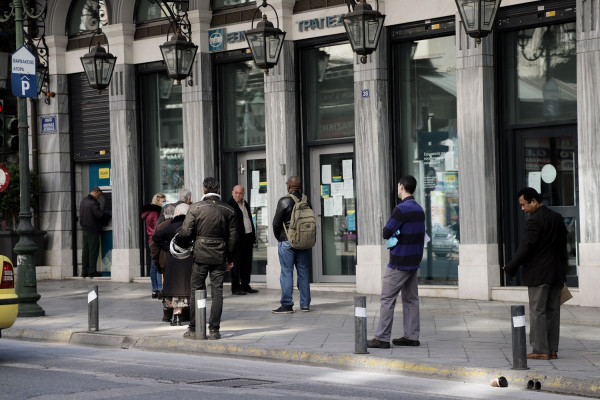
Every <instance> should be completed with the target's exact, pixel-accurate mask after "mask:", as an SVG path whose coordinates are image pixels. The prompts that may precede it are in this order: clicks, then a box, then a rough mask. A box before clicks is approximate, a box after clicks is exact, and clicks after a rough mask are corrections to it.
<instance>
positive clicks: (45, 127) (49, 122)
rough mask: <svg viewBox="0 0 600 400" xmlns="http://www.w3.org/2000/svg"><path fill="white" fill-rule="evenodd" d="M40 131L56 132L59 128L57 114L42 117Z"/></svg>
mask: <svg viewBox="0 0 600 400" xmlns="http://www.w3.org/2000/svg"><path fill="white" fill-rule="evenodd" d="M40 127H41V128H40V132H41V133H56V132H58V128H57V127H56V115H51V116H49V117H40Z"/></svg>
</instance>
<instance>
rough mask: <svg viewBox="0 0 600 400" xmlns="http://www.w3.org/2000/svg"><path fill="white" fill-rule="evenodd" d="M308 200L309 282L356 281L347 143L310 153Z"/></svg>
mask: <svg viewBox="0 0 600 400" xmlns="http://www.w3.org/2000/svg"><path fill="white" fill-rule="evenodd" d="M310 166H311V195H310V200H311V203H312V206H313V209H314V211H315V214H316V216H317V244H316V246H315V247H314V248H313V280H314V281H316V282H355V281H356V276H355V275H356V243H357V232H356V218H357V216H356V190H355V187H354V151H353V149H352V145H351V144H346V145H336V146H330V147H323V148H321V147H320V148H318V149H313V150H312V151H311V164H310Z"/></svg>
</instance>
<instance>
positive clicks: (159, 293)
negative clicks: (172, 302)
mask: <svg viewBox="0 0 600 400" xmlns="http://www.w3.org/2000/svg"><path fill="white" fill-rule="evenodd" d="M162 297H163V295H162V290H153V291H152V298H153V299H159V300H161V299H162Z"/></svg>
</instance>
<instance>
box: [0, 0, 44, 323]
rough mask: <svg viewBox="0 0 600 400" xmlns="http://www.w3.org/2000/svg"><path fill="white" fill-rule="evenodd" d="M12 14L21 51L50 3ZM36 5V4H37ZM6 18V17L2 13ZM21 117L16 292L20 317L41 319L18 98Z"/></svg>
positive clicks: (14, 6) (21, 1) (13, 7)
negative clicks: (27, 27) (28, 27)
mask: <svg viewBox="0 0 600 400" xmlns="http://www.w3.org/2000/svg"><path fill="white" fill-rule="evenodd" d="M9 5H10V11H9V12H4V13H3V16H2V17H0V22H6V21H8V20H9V19H10V18H14V20H15V45H16V48H17V49H18V48H21V46H23V44H24V40H23V39H24V32H23V22H24V21H25V19H24V15H23V14H25V16H26V17H28V18H29V19H30V20H37V19H38V18H40V17H41V16H42V15H44V13H45V12H46V6H47V0H43V4H41V5H40V7H41V11H40V12H39V14H35V10H36V7H30V5H29V1H28V0H12V2H10V3H9ZM34 6H35V3H34ZM0 15H2V14H0ZM17 114H18V117H19V124H18V129H19V180H20V186H19V189H20V192H21V196H20V212H19V226H18V227H17V233H18V234H19V241H18V242H17V244H16V245H15V251H16V252H17V254H18V255H19V256H18V257H17V271H18V277H17V278H18V279H17V282H16V292H17V295H18V296H19V314H18V315H19V317H39V316H43V315H45V314H46V312H45V311H44V309H43V308H42V307H40V306H39V305H38V304H37V301H38V300H39V299H40V297H41V296H40V294H39V293H37V280H36V276H35V273H36V272H35V252H36V250H37V246H36V244H35V242H34V241H33V240H32V239H31V236H32V235H33V225H31V193H30V186H29V137H28V130H29V126H28V125H27V99H26V98H25V97H18V98H17Z"/></svg>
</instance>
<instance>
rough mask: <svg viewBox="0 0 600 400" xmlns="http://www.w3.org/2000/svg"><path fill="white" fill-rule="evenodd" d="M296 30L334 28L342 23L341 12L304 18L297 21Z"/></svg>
mask: <svg viewBox="0 0 600 400" xmlns="http://www.w3.org/2000/svg"><path fill="white" fill-rule="evenodd" d="M297 24H298V32H306V31H308V30H309V29H312V30H315V29H325V28H334V27H336V26H342V25H344V24H343V23H342V14H337V15H329V16H327V17H320V18H311V19H304V20H301V21H298V22H297Z"/></svg>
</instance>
